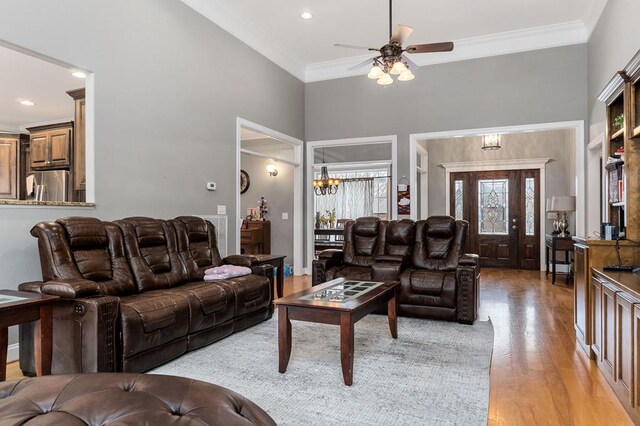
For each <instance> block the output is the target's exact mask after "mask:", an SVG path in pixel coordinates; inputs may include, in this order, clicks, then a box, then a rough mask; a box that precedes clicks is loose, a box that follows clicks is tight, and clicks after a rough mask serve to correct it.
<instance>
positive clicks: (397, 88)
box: [305, 44, 587, 176]
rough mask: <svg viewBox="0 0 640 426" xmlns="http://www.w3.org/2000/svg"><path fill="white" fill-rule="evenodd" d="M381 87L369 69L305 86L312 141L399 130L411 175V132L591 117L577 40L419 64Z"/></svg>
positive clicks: (402, 159)
mask: <svg viewBox="0 0 640 426" xmlns="http://www.w3.org/2000/svg"><path fill="white" fill-rule="evenodd" d="M414 74H415V75H416V78H415V80H413V81H411V82H408V83H394V84H393V85H391V86H386V87H381V86H378V85H377V84H375V82H374V81H371V80H369V79H368V78H366V77H364V76H358V77H350V78H343V79H339V80H330V81H321V82H316V83H310V84H306V85H305V136H306V137H305V140H308V141H311V140H323V139H339V138H352V137H362V136H379V135H389V134H396V135H398V175H399V176H402V175H407V176H408V175H409V134H411V133H423V132H435V131H444V130H460V129H469V128H483V127H491V126H508V125H519V124H532V123H546V122H557V121H569V120H585V122H586V120H587V99H586V92H587V46H586V45H584V44H583V45H575V46H566V47H559V48H554V49H546V50H538V51H533V52H525V53H516V54H511V55H504V56H497V57H491V58H482V59H474V60H469V61H462V62H453V63H447V64H440V65H434V66H427V67H421V68H419V69H417V70H414Z"/></svg>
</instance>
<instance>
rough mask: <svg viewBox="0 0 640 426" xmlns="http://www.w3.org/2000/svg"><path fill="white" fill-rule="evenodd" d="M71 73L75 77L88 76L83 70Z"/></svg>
mask: <svg viewBox="0 0 640 426" xmlns="http://www.w3.org/2000/svg"><path fill="white" fill-rule="evenodd" d="M71 75H72V76H74V77H75V78H87V74H86V73H83V72H82V71H75V72H72V73H71Z"/></svg>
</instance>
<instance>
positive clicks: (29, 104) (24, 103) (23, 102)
mask: <svg viewBox="0 0 640 426" xmlns="http://www.w3.org/2000/svg"><path fill="white" fill-rule="evenodd" d="M20 103H21V104H22V105H25V106H34V105H35V103H33V102H31V101H29V100H27V99H23V100H21V101H20Z"/></svg>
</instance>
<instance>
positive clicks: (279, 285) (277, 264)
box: [248, 254, 287, 297]
mask: <svg viewBox="0 0 640 426" xmlns="http://www.w3.org/2000/svg"><path fill="white" fill-rule="evenodd" d="M248 256H249V257H254V258H256V259H258V262H259V263H266V264H269V265H272V266H273V267H274V268H278V270H277V271H278V272H277V274H276V289H277V292H278V297H282V294H283V292H284V259H285V258H286V257H287V256H282V255H279V254H251V255H248Z"/></svg>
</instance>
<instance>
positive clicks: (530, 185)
mask: <svg viewBox="0 0 640 426" xmlns="http://www.w3.org/2000/svg"><path fill="white" fill-rule="evenodd" d="M524 195H525V235H535V234H536V226H535V225H536V221H535V220H536V207H535V206H536V180H535V179H534V178H525V181H524Z"/></svg>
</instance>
